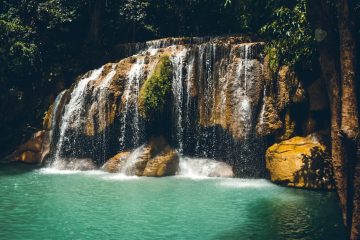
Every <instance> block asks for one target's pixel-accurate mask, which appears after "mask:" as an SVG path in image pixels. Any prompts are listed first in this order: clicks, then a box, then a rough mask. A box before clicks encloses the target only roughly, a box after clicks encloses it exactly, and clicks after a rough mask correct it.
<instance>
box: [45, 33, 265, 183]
mask: <svg viewBox="0 0 360 240" xmlns="http://www.w3.org/2000/svg"><path fill="white" fill-rule="evenodd" d="M262 46H263V44H262V43H244V40H243V39H242V38H236V37H233V38H231V37H230V38H226V37H218V38H189V39H186V38H175V39H165V40H155V41H149V42H146V43H142V44H135V45H134V46H131V48H134V49H135V50H136V51H138V52H137V54H136V55H133V56H131V57H129V58H125V59H123V60H121V61H119V62H117V63H111V64H106V65H104V66H103V67H101V68H99V69H96V70H93V71H90V72H89V73H87V74H85V75H84V76H83V77H82V78H80V79H79V80H78V81H77V83H76V84H75V85H74V86H73V87H72V88H70V90H69V94H64V93H61V94H60V95H59V96H58V97H57V99H56V101H55V103H54V107H53V119H52V121H57V122H53V123H52V127H53V128H54V129H52V130H51V131H52V132H55V133H56V134H53V135H54V136H56V137H53V139H54V143H53V144H52V145H53V148H54V149H52V152H53V153H54V154H53V166H56V164H57V163H58V162H59V161H62V160H64V159H66V158H67V159H71V158H79V159H80V158H81V159H88V158H89V159H90V158H91V159H92V160H93V161H94V162H96V164H98V165H100V164H102V163H103V162H104V161H105V160H106V159H108V158H110V157H111V156H114V155H115V154H116V153H118V152H121V151H124V150H134V149H137V148H138V147H140V146H141V145H143V144H144V143H145V141H146V138H147V135H146V134H148V133H149V132H151V129H148V128H151V126H149V125H148V124H145V123H146V122H145V119H142V117H141V116H140V115H139V110H138V98H139V92H140V89H141V87H142V85H143V83H144V82H145V80H146V78H147V77H148V76H149V75H150V74H151V72H152V71H153V70H154V69H155V66H156V65H157V63H158V62H159V59H160V58H161V57H162V56H164V55H167V56H169V58H170V60H171V64H172V69H173V77H172V83H171V84H172V85H171V86H172V87H171V89H172V98H171V102H169V105H168V106H170V107H171V109H169V110H171V111H167V110H166V111H165V114H168V115H169V116H166V118H164V119H169V120H168V121H169V123H167V122H166V123H165V124H169V128H170V129H171V131H170V132H166V133H162V134H164V135H165V136H168V135H171V136H170V137H169V139H168V141H169V142H170V144H171V145H172V146H174V147H176V148H177V150H178V152H179V153H180V154H181V155H182V156H191V157H193V158H192V159H193V161H195V162H196V161H198V163H194V164H195V165H196V164H200V165H201V162H203V163H204V165H206V164H209V166H210V165H211V164H210V163H209V162H208V161H203V160H201V159H204V158H211V159H213V160H219V161H224V162H226V163H228V164H230V165H231V166H234V167H235V168H234V171H235V173H236V174H237V175H240V176H246V177H249V176H259V175H261V174H262V167H261V164H260V163H258V162H261V159H262V157H261V156H260V155H259V156H258V155H257V154H258V153H259V152H262V147H263V143H262V139H260V138H259V137H258V136H256V133H255V126H256V122H254V121H257V120H258V119H260V120H261V118H260V117H261V116H260V115H261V114H263V113H262V111H261V108H262V107H264V106H262V105H261V104H262V103H263V101H262V100H261V99H262V98H263V97H264V95H263V92H264V83H263V75H262V74H263V70H262V67H263V66H262V64H263V63H262V61H263V56H262V55H261V51H262ZM135 50H134V51H135ZM129 51H130V50H129ZM65 95H66V96H67V98H69V99H66V101H68V102H67V103H66V104H60V102H61V101H62V100H61V99H63V98H65V97H64V96H65ZM66 101H64V102H66ZM60 106H61V108H60ZM56 113H58V114H56ZM59 113H60V114H59ZM55 115H57V116H59V115H60V116H61V118H60V119H59V120H56V118H55ZM170 115H171V116H170ZM169 128H167V126H164V129H163V130H162V129H161V128H160V129H159V130H157V131H159V132H160V133H161V131H167V130H165V129H169ZM169 133H170V134H169ZM167 134H168V135H167ZM56 138H57V139H56ZM199 159H200V160H199ZM259 159H260V160H259ZM133 160H134V159H133ZM134 161H135V160H134ZM130 162H131V161H130ZM130 162H129V164H130ZM130 165H131V164H130ZM188 165H189V166H190V165H191V164H188ZM196 166H197V167H200V166H198V165H196ZM124 171H125V170H124ZM126 171H129V170H126Z"/></svg>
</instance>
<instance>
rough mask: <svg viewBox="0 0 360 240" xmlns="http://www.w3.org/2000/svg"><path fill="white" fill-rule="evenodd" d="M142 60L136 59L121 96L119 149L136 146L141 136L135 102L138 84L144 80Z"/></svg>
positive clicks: (138, 89)
mask: <svg viewBox="0 0 360 240" xmlns="http://www.w3.org/2000/svg"><path fill="white" fill-rule="evenodd" d="M144 65H145V64H144V58H141V59H138V60H137V61H136V62H135V63H134V64H133V65H132V67H131V69H130V71H129V73H128V81H127V84H126V88H125V91H124V94H123V101H124V105H125V106H124V109H123V116H122V118H121V132H120V138H119V142H120V147H121V149H125V147H126V146H127V145H130V146H133V147H134V146H135V147H136V146H138V145H139V141H140V135H141V125H140V124H141V123H140V120H139V111H138V105H137V100H138V97H139V91H140V83H141V81H142V80H143V79H144V74H143V71H144ZM130 134H131V135H132V137H131V138H132V140H131V141H130V144H127V143H126V139H128V138H129V137H127V136H129V135H130Z"/></svg>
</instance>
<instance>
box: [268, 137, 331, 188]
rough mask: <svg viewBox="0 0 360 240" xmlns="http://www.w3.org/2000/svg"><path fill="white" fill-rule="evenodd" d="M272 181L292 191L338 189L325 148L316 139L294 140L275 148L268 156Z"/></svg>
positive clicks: (269, 151)
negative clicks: (300, 189)
mask: <svg viewBox="0 0 360 240" xmlns="http://www.w3.org/2000/svg"><path fill="white" fill-rule="evenodd" d="M266 168H267V169H268V171H269V173H270V176H271V181H273V182H276V183H282V184H285V185H287V186H290V187H299V188H310V189H334V184H333V183H334V182H333V178H332V176H333V175H332V168H331V163H330V159H329V158H328V156H327V153H326V147H325V145H323V144H321V143H320V142H319V141H318V140H317V139H316V138H315V137H314V136H311V135H309V136H308V137H293V138H291V139H289V140H286V141H283V142H280V143H278V144H274V145H272V146H271V147H270V148H268V150H267V152H266Z"/></svg>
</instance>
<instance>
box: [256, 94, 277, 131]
mask: <svg viewBox="0 0 360 240" xmlns="http://www.w3.org/2000/svg"><path fill="white" fill-rule="evenodd" d="M282 126H283V123H282V122H281V120H280V116H279V114H278V111H277V109H276V107H275V103H274V99H273V96H271V95H270V96H265V97H264V103H263V108H262V110H261V113H260V118H259V121H258V123H257V125H256V133H257V134H258V135H259V136H267V135H270V134H273V133H275V132H276V131H277V130H279V129H281V128H282Z"/></svg>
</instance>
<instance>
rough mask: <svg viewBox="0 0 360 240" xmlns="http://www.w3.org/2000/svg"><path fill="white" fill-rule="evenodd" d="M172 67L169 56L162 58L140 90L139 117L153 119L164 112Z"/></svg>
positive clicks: (168, 93) (169, 89)
mask: <svg viewBox="0 0 360 240" xmlns="http://www.w3.org/2000/svg"><path fill="white" fill-rule="evenodd" d="M172 71H173V67H172V65H171V61H170V58H169V56H162V57H161V58H160V60H159V62H158V63H157V65H156V67H155V69H154V71H153V73H152V74H151V75H150V76H149V78H148V79H147V80H146V81H145V83H144V84H143V86H142V87H141V89H140V95H139V100H138V107H139V113H140V116H141V117H143V118H144V119H146V120H148V121H149V120H151V119H154V118H155V116H158V115H161V113H163V111H164V106H165V103H166V100H167V99H168V97H169V95H170V93H171V80H172Z"/></svg>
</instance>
